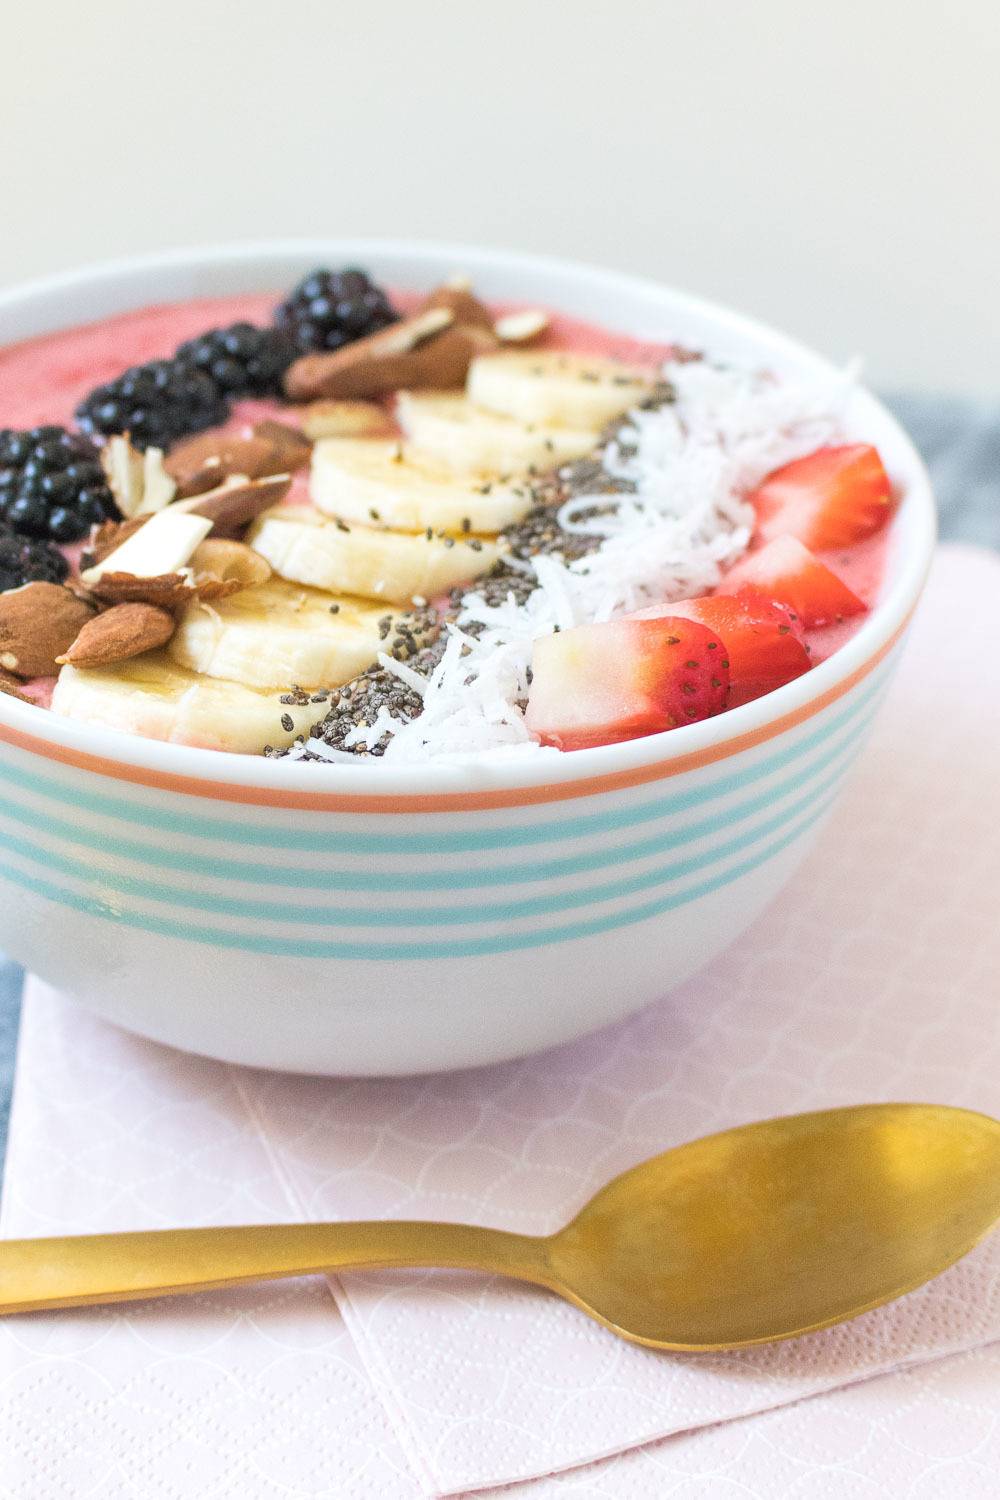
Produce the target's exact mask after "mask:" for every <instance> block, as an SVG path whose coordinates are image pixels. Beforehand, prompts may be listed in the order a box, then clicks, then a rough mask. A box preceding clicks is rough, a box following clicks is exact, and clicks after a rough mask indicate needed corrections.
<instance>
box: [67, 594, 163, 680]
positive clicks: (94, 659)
mask: <svg viewBox="0 0 1000 1500" xmlns="http://www.w3.org/2000/svg"><path fill="white" fill-rule="evenodd" d="M176 627H177V622H176V620H175V619H174V617H173V615H172V614H171V613H170V612H169V610H165V609H160V608H158V607H157V606H156V605H155V604H115V605H113V607H112V608H111V609H106V610H105V611H104V613H103V614H100V615H95V616H93V618H91V619H89V620H87V621H86V622H85V623H84V626H83V629H82V630H81V631H80V633H79V635H77V637H76V639H75V640H74V641H73V643H72V644H71V645H70V646H69V647H68V648H67V649H66V650H65V651H64V652H63V654H62V655H61V656H57V657H56V662H57V663H58V665H59V666H67V665H68V666H71V667H108V666H111V665H112V663H114V662H116V661H129V660H131V658H132V657H133V656H141V655H142V653H143V652H144V651H154V650H155V649H156V647H157V646H163V645H165V644H166V642H167V641H169V639H170V637H171V636H172V635H173V633H174V630H175V629H176Z"/></svg>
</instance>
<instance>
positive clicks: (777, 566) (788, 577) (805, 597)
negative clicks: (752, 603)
mask: <svg viewBox="0 0 1000 1500" xmlns="http://www.w3.org/2000/svg"><path fill="white" fill-rule="evenodd" d="M743 589H749V590H751V591H752V592H753V593H755V594H760V595H762V596H763V597H764V598H765V599H770V600H771V601H772V603H774V604H783V605H784V606H785V608H786V609H789V610H791V612H792V614H793V615H796V616H797V617H798V619H799V620H800V621H801V622H802V624H803V625H805V626H806V627H807V628H809V629H813V628H817V627H819V626H822V625H832V624H833V623H834V622H836V621H839V620H847V619H849V618H850V617H851V616H852V615H860V614H864V612H865V610H866V609H867V607H868V606H867V605H866V604H865V602H864V600H863V599H859V598H858V596H857V594H855V593H854V592H853V590H851V589H849V588H848V587H847V584H846V583H845V582H844V581H843V579H842V578H838V577H837V574H836V573H834V572H833V570H832V569H831V568H828V567H827V566H826V565H825V564H824V563H821V562H820V561H819V559H818V558H816V557H814V556H813V554H812V553H811V552H810V551H809V548H808V547H805V546H803V544H802V543H801V542H800V541H799V540H798V538H797V537H794V536H776V537H775V538H774V541H773V542H768V543H767V546H766V547H762V548H761V549H760V551H759V552H753V553H751V554H750V556H749V557H746V558H744V559H743V561H742V562H738V563H737V564H736V566H735V567H734V568H730V570H729V572H728V573H727V574H726V576H725V578H723V580H722V582H721V583H720V585H719V588H718V592H719V593H720V594H738V593H740V592H742V590H743Z"/></svg>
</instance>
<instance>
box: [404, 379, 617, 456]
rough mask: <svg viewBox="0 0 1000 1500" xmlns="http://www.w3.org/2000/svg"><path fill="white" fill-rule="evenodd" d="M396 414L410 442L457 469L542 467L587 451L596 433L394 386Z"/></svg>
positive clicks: (459, 397)
mask: <svg viewBox="0 0 1000 1500" xmlns="http://www.w3.org/2000/svg"><path fill="white" fill-rule="evenodd" d="M396 418H397V421H398V422H399V425H400V427H401V428H402V430H403V433H404V435H405V436H406V437H407V438H408V439H409V441H410V443H411V444H412V445H413V447H414V448H416V449H418V450H419V451H420V453H421V454H426V455H428V456H429V457H431V458H436V459H440V461H441V462H442V463H444V464H447V465H448V467H449V468H450V469H455V470H456V471H458V472H459V473H469V472H472V473H481V474H483V473H485V474H489V473H493V474H523V473H525V472H526V471H528V470H532V471H534V472H536V473H542V472H543V471H545V470H548V469H553V468H556V467H557V466H558V465H562V464H564V463H566V462H567V461H569V460H571V459H576V458H580V457H581V456H582V455H583V454H585V453H590V452H591V451H592V450H593V449H594V448H596V447H597V443H598V436H599V434H598V432H597V431H596V429H594V428H589V427H582V428H578V427H556V426H552V425H550V424H547V423H545V422H529V423H525V422H515V421H514V419H513V418H512V417H501V416H498V415H497V414H496V413H495V412H491V411H484V410H483V409H482V408H481V407H478V406H474V405H473V403H472V402H471V401H470V400H469V398H468V397H467V396H465V395H463V394H461V393H459V392H451V391H445V392H440V391H400V393H399V395H398V397H397V398H396Z"/></svg>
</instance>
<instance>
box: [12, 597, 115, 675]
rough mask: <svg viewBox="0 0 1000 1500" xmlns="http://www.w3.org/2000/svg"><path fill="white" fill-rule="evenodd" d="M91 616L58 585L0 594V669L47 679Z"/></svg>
mask: <svg viewBox="0 0 1000 1500" xmlns="http://www.w3.org/2000/svg"><path fill="white" fill-rule="evenodd" d="M93 614H94V611H93V609H92V608H91V607H90V605H89V604H85V603H84V602H83V600H82V599H78V598H77V597H76V595H75V594H73V593H72V592H71V591H70V590H69V589H67V588H63V586H62V584H59V583H41V582H38V583H26V584H23V585H22V586H21V588H19V589H8V590H7V592H6V593H3V594H0V668H2V669H3V670H4V671H5V672H10V673H13V674H14V675H15V676H17V677H24V678H29V677H51V676H52V675H53V673H54V672H55V670H56V660H57V658H58V656H59V655H60V653H61V652H63V651H65V650H66V648H67V646H68V645H69V644H70V642H71V641H74V640H75V639H76V637H77V636H78V635H79V633H80V629H81V627H82V626H83V625H84V624H85V623H86V622H87V621H88V620H90V619H92V617H93Z"/></svg>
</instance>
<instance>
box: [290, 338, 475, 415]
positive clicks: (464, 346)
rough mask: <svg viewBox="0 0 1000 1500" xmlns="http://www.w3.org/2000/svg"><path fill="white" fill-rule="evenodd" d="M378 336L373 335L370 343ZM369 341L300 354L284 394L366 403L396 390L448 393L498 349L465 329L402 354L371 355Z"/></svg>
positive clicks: (361, 340) (375, 351)
mask: <svg viewBox="0 0 1000 1500" xmlns="http://www.w3.org/2000/svg"><path fill="white" fill-rule="evenodd" d="M397 326H398V325H397ZM381 337H382V335H381V334H374V335H373V339H376V338H381ZM372 341H373V340H372V339H358V341H357V342H356V343H354V344H348V345H346V347H345V348H343V349H337V350H335V351H334V352H333V353H332V354H305V355H303V357H302V358H301V359H297V360H296V361H295V363H294V364H293V365H292V366H291V368H290V369H289V371H288V374H287V376H286V377H285V389H286V390H287V392H288V394H289V395H290V396H292V397H293V398H294V399H297V400H303V401H310V400H315V399H317V398H319V397H321V396H326V397H335V398H337V399H348V400H355V399H358V398H361V399H365V398H369V399H370V398H372V397H375V396H387V395H389V394H390V393H391V392H393V391H399V390H415V391H417V390H425V391H447V390H453V389H455V388H456V387H458V386H461V385H464V383H465V377H466V375H467V374H468V371H469V365H470V364H471V363H472V361H473V359H475V358H476V356H477V355H479V354H489V353H491V352H492V351H493V350H494V349H496V348H497V347H498V340H497V338H496V335H495V334H494V333H493V332H492V330H490V331H487V330H486V329H485V328H474V327H470V326H469V325H468V324H462V325H458V324H456V325H455V326H453V327H449V328H446V329H445V330H444V331H443V332H442V333H439V334H437V335H436V336H435V337H434V338H430V339H427V340H425V341H424V342H423V343H421V344H419V345H418V346H417V347H416V348H415V349H411V350H409V351H408V352H406V353H394V354H385V353H383V352H380V351H378V350H374V349H373V348H372V347H371V345H372ZM366 346H367V347H366Z"/></svg>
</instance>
